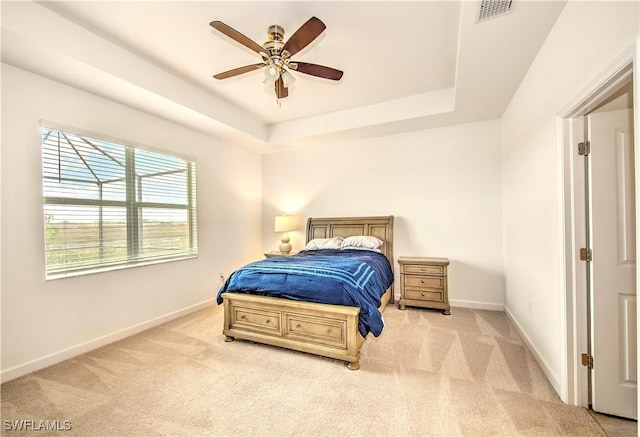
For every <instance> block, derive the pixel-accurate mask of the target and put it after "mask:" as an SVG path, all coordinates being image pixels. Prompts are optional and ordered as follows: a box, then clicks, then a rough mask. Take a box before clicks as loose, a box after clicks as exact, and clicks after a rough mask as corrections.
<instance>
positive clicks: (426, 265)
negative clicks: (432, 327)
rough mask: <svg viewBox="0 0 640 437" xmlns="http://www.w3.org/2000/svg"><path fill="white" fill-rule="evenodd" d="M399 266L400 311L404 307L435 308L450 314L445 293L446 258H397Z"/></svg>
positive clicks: (447, 262) (447, 261) (447, 297)
mask: <svg viewBox="0 0 640 437" xmlns="http://www.w3.org/2000/svg"><path fill="white" fill-rule="evenodd" d="M398 264H400V302H399V305H398V306H399V307H400V309H401V310H404V309H406V306H416V307H423V308H437V309H441V310H442V314H446V315H449V314H451V307H450V306H449V294H448V292H447V266H448V265H449V260H448V259H447V258H422V257H406V256H401V257H400V258H398Z"/></svg>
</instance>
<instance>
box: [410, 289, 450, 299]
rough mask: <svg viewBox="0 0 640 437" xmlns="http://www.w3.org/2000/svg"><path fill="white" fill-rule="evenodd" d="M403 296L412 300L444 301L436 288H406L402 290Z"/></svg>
mask: <svg viewBox="0 0 640 437" xmlns="http://www.w3.org/2000/svg"><path fill="white" fill-rule="evenodd" d="M404 297H405V298H407V299H414V300H428V301H431V302H444V296H443V293H442V292H441V291H436V290H429V291H428V290H416V289H412V288H407V289H405V290H404Z"/></svg>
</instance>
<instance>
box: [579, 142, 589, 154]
mask: <svg viewBox="0 0 640 437" xmlns="http://www.w3.org/2000/svg"><path fill="white" fill-rule="evenodd" d="M589 153H591V143H590V142H589V141H585V142H584V143H578V155H580V156H586V155H588V154H589Z"/></svg>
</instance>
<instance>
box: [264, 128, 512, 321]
mask: <svg viewBox="0 0 640 437" xmlns="http://www.w3.org/2000/svg"><path fill="white" fill-rule="evenodd" d="M500 169H501V167H500V143H499V122H498V121H495V120H494V121H487V122H481V123H473V124H466V125H459V126H452V127H447V128H441V129H431V130H426V131H420V132H412V133H406V134H401V135H393V136H387V137H380V138H375V139H370V140H362V141H354V142H349V143H343V144H335V145H330V146H322V147H315V148H308V149H302V150H298V151H291V152H283V153H278V154H272V155H266V156H264V157H263V194H264V210H263V214H264V221H263V229H264V238H263V241H264V250H265V251H270V250H276V249H277V247H278V240H279V235H276V234H275V233H274V232H273V217H274V216H275V215H277V214H279V213H281V212H282V211H284V212H290V213H293V212H295V213H297V214H299V215H300V216H301V217H302V226H301V229H300V231H299V232H295V233H291V236H292V244H293V247H294V249H301V248H302V247H303V246H304V241H303V238H304V222H305V220H306V219H307V217H309V216H315V217H334V216H368V215H394V216H395V245H394V254H395V256H396V258H397V257H399V256H435V257H448V258H450V259H451V266H450V269H449V292H450V299H451V300H452V301H453V303H454V304H458V305H472V306H476V307H487V308H493V309H502V304H503V302H504V300H503V292H504V284H503V276H502V222H501V220H502V219H501V217H502V204H501V175H500Z"/></svg>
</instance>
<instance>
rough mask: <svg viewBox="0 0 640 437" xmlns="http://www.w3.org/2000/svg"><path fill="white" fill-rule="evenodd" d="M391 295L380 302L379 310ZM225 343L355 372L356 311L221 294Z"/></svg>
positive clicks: (360, 339)
mask: <svg viewBox="0 0 640 437" xmlns="http://www.w3.org/2000/svg"><path fill="white" fill-rule="evenodd" d="M390 295H391V292H390V290H387V292H386V293H385V295H384V297H383V302H382V305H381V308H380V309H381V310H382V308H384V307H385V306H386V304H387V302H388V301H389V298H390ZM222 298H223V300H224V329H223V331H222V332H223V334H224V335H225V336H226V341H232V340H233V339H235V338H238V339H244V340H251V341H255V342H258V343H265V344H270V345H272V346H279V347H284V348H287V349H293V350H297V351H301V352H308V353H311V354H316V355H322V356H324V357H329V358H336V359H338V360H343V361H346V362H347V363H348V364H347V367H348V368H349V369H351V370H357V369H359V368H360V364H359V361H360V347H361V346H362V344H363V343H364V338H363V337H362V335H360V332H359V331H358V315H359V313H360V308H356V307H348V306H342V305H327V304H320V303H312V302H300V301H295V300H289V299H280V298H275V297H267V296H255V295H250V294H243V293H230V292H228V293H223V295H222Z"/></svg>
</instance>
